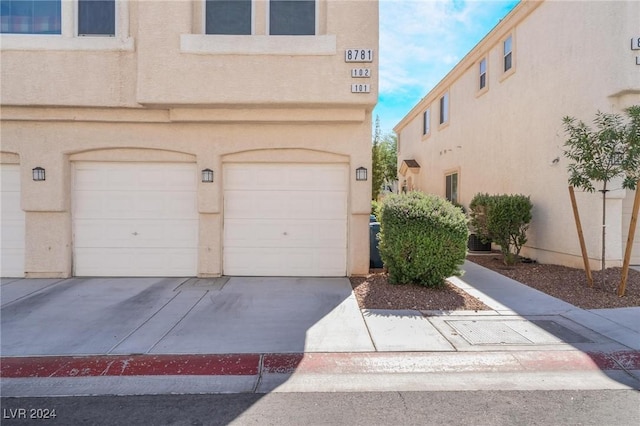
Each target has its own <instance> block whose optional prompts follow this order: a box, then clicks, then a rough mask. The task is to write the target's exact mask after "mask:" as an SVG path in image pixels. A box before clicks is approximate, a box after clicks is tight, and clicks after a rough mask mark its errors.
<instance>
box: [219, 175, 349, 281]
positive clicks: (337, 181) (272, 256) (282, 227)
mask: <svg viewBox="0 0 640 426" xmlns="http://www.w3.org/2000/svg"><path fill="white" fill-rule="evenodd" d="M348 176H349V169H348V166H347V165H343V164H321V165H319V164H228V165H225V167H224V248H223V253H224V256H223V258H224V260H223V262H224V265H223V268H224V270H223V272H224V274H225V275H254V276H345V275H346V270H347V268H346V264H347V185H348Z"/></svg>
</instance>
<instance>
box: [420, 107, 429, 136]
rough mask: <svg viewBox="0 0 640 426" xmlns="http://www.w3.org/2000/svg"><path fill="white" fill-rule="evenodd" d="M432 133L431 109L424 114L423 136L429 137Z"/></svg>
mask: <svg viewBox="0 0 640 426" xmlns="http://www.w3.org/2000/svg"><path fill="white" fill-rule="evenodd" d="M430 132H431V109H429V108H427V109H426V110H425V112H424V113H423V114H422V134H423V135H428V134H429V133H430Z"/></svg>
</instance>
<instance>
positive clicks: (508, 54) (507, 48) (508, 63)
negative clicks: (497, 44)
mask: <svg viewBox="0 0 640 426" xmlns="http://www.w3.org/2000/svg"><path fill="white" fill-rule="evenodd" d="M512 43H513V39H512V38H511V36H509V38H507V39H506V40H505V41H504V71H505V72H506V71H509V70H510V69H511V67H512V66H513V51H512V49H513V46H512Z"/></svg>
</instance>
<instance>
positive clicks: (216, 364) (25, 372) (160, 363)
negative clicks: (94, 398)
mask: <svg viewBox="0 0 640 426" xmlns="http://www.w3.org/2000/svg"><path fill="white" fill-rule="evenodd" d="M0 363H1V365H0V377H3V378H9V377H14V378H16V377H86V376H89V377H91V376H169V375H196V376H204V375H206V376H246V375H248V376H251V375H257V374H258V372H259V366H260V355H258V354H230V355H130V356H129V355H113V356H111V355H99V356H83V357H68V356H64V357H25V358H17V357H9V358H0Z"/></svg>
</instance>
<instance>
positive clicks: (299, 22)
mask: <svg viewBox="0 0 640 426" xmlns="http://www.w3.org/2000/svg"><path fill="white" fill-rule="evenodd" d="M315 33H316V2H315V0H270V2H269V34H271V35H315Z"/></svg>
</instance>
